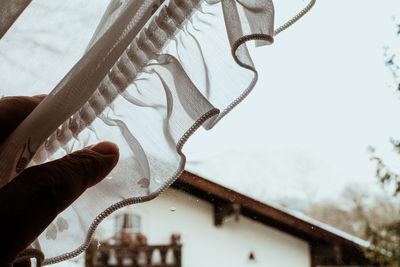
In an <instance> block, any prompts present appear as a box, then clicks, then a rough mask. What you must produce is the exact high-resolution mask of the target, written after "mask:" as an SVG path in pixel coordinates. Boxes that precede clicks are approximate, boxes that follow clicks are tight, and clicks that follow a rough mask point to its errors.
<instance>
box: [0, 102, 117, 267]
mask: <svg viewBox="0 0 400 267" xmlns="http://www.w3.org/2000/svg"><path fill="white" fill-rule="evenodd" d="M43 98H44V96H35V97H4V98H1V99H0V144H1V143H2V142H4V140H5V139H6V138H7V136H8V135H9V134H10V133H11V132H12V131H13V130H14V129H15V128H16V127H17V126H18V124H19V123H21V122H22V121H23V120H24V118H25V117H26V116H27V115H28V114H29V113H30V112H31V111H32V110H33V109H34V108H35V107H36V105H37V104H39V103H40V101H41V100H42V99H43ZM118 158H119V152H118V147H117V146H116V145H115V144H113V143H110V142H102V143H99V144H97V145H95V146H91V147H88V148H84V149H82V150H80V151H77V152H74V153H72V154H69V155H67V156H65V157H63V158H61V159H58V160H55V161H52V162H48V163H45V164H42V165H38V166H34V167H30V168H27V169H25V170H24V171H23V172H22V173H21V174H20V175H18V176H17V177H16V178H14V179H13V180H12V181H11V182H10V183H8V184H7V185H5V186H4V187H2V188H0V266H3V265H6V266H7V265H9V264H10V263H12V261H13V260H14V259H15V257H16V256H17V255H18V253H20V252H21V251H23V250H24V249H25V248H26V247H27V246H29V245H30V244H31V243H32V242H33V241H34V240H35V239H36V237H37V236H38V235H39V234H40V233H41V232H42V231H43V230H44V229H45V228H46V227H47V226H48V225H49V224H50V223H51V222H52V221H53V220H54V218H55V217H56V216H57V214H58V213H60V212H61V211H63V210H64V209H65V208H67V207H68V206H69V205H70V204H71V203H72V202H73V201H74V200H75V199H77V198H78V197H79V196H80V195H81V194H82V193H83V192H84V191H85V190H86V189H87V188H89V187H91V186H93V185H95V184H97V183H98V182H100V181H101V180H102V179H103V178H104V177H105V176H106V175H107V174H108V173H109V172H110V171H111V170H112V169H113V168H114V167H115V165H116V164H117V162H118ZM0 160H1V159H0ZM18 265H19V266H30V262H23V263H21V264H18ZM14 266H17V264H15V265H14Z"/></svg>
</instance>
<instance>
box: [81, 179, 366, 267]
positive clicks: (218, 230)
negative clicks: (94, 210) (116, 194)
mask: <svg viewBox="0 0 400 267" xmlns="http://www.w3.org/2000/svg"><path fill="white" fill-rule="evenodd" d="M129 214H131V215H128V214H127V213H126V211H125V213H119V214H118V215H117V216H116V218H117V220H116V225H114V227H116V231H115V232H117V234H116V235H113V236H112V237H111V238H108V239H107V242H103V243H98V245H97V246H95V244H96V243H97V241H96V243H93V245H92V246H91V247H90V248H89V250H88V253H87V255H86V265H87V266H104V265H105V266H107V265H108V266H174V267H175V266H177V267H180V266H185V267H186V266H190V267H197V266H198V267H204V266H219V267H221V266H273V267H291V266H296V267H302V266H304V267H306V266H307V267H309V266H367V265H369V262H368V260H367V259H366V258H365V257H364V253H363V251H364V250H365V249H367V248H368V246H369V243H368V242H366V241H364V240H362V239H359V238H357V237H354V236H351V235H349V234H347V233H344V232H342V231H339V230H337V229H335V228H333V227H330V226H328V225H325V224H323V223H320V222H318V221H315V220H313V219H311V218H308V217H307V216H304V215H303V214H301V213H296V212H294V211H290V210H286V209H284V208H281V207H278V206H276V205H274V204H271V203H269V204H268V203H262V202H259V201H257V200H255V199H252V198H249V197H247V196H245V195H242V194H240V193H238V192H235V191H233V190H230V189H228V188H225V187H223V186H221V185H218V184H215V183H213V182H211V181H209V180H206V179H204V178H202V177H199V176H197V175H194V174H192V173H189V172H184V173H183V174H182V175H181V177H180V178H179V179H178V180H177V181H176V182H175V183H174V184H173V185H172V187H170V188H169V189H168V190H167V191H166V192H164V193H163V194H162V195H161V196H159V197H158V198H156V199H154V200H152V201H150V202H146V203H141V204H137V205H134V206H132V207H130V211H129ZM108 232H110V231H108ZM160 244H161V245H160ZM99 247H100V248H99ZM100 251H102V252H101V253H100ZM110 251H111V252H110ZM96 253H97V254H96ZM100 254H102V255H100ZM111 254H112V255H111ZM101 259H103V261H102V260H101Z"/></svg>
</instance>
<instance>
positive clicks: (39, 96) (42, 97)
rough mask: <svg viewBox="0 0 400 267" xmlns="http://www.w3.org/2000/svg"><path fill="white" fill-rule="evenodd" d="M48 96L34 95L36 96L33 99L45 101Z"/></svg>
mask: <svg viewBox="0 0 400 267" xmlns="http://www.w3.org/2000/svg"><path fill="white" fill-rule="evenodd" d="M46 96H47V95H46V94H41V95H34V96H32V97H33V98H39V99H40V100H43V99H45V98H46Z"/></svg>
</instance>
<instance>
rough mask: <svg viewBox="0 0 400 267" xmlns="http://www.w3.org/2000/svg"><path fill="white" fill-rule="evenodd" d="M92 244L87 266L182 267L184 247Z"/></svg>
mask: <svg viewBox="0 0 400 267" xmlns="http://www.w3.org/2000/svg"><path fill="white" fill-rule="evenodd" d="M96 244H97V241H96V243H95V242H92V243H91V245H90V246H89V248H88V250H87V251H86V259H85V266H88V267H101V266H116V267H122V266H135V267H136V266H137V267H181V266H182V257H181V250H182V245H181V244H179V243H175V244H168V245H146V244H141V245H135V246H130V245H123V244H120V245H110V244H107V243H105V244H100V246H97V245H96Z"/></svg>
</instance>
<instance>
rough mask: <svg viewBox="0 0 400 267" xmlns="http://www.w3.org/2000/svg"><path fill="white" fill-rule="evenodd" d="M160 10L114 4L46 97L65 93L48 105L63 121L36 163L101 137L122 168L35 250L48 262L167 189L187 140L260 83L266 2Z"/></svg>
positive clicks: (188, 1)
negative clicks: (116, 150) (253, 51)
mask: <svg viewBox="0 0 400 267" xmlns="http://www.w3.org/2000/svg"><path fill="white" fill-rule="evenodd" d="M160 4H161V3H160V1H156V0H136V1H135V0H114V1H112V2H111V3H110V5H109V7H108V10H107V11H106V13H105V15H104V16H103V19H102V20H101V22H100V24H99V26H98V28H97V30H96V32H95V34H94V36H93V38H92V40H91V42H90V43H89V45H88V50H87V52H86V53H85V55H84V56H83V58H82V59H81V60H80V61H79V62H78V63H77V64H76V65H75V66H74V68H73V69H72V70H71V71H70V72H69V73H68V74H67V75H66V77H65V78H64V79H63V80H62V81H61V82H60V84H59V85H58V86H57V87H56V88H55V89H54V90H53V92H52V93H51V94H50V100H47V101H48V102H49V101H51V97H52V96H56V95H57V94H62V93H64V94H65V95H64V98H63V99H61V100H59V101H60V102H59V103H53V105H59V111H58V112H59V114H58V115H59V116H61V117H62V116H63V117H62V118H64V119H63V121H64V123H62V125H60V126H59V127H58V129H57V130H56V131H55V132H54V133H52V134H51V135H50V137H48V138H47V139H46V140H45V142H44V143H43V144H42V145H40V147H39V148H38V149H37V152H36V155H35V156H34V158H33V164H39V163H42V162H45V161H49V160H52V159H55V158H59V157H61V156H63V155H65V154H66V153H70V152H72V151H74V150H76V149H79V148H82V147H84V146H86V145H88V144H91V143H96V142H98V141H100V140H110V141H113V142H115V143H117V144H118V145H119V147H120V162H119V164H118V165H117V167H116V169H115V170H113V171H112V173H111V174H110V176H109V177H107V178H106V179H104V180H103V181H102V182H100V183H99V184H98V185H96V186H95V187H93V188H90V189H89V190H87V191H86V192H85V193H84V194H83V195H82V196H81V197H80V198H79V199H77V200H76V201H75V202H74V203H73V204H72V205H71V206H70V207H69V208H68V209H66V210H65V211H63V212H62V213H61V214H59V215H58V216H57V218H56V219H55V220H54V222H53V223H52V224H50V226H49V227H48V228H47V229H46V230H45V231H44V232H43V233H42V235H41V236H40V237H39V238H38V240H37V241H36V242H35V243H34V244H33V247H34V248H36V249H40V250H41V251H43V253H44V255H45V258H46V259H45V261H44V263H45V264H51V263H55V262H59V261H62V260H65V259H68V258H72V257H74V256H77V255H78V254H80V253H81V252H83V251H84V249H85V248H87V246H88V245H89V241H90V238H91V236H92V235H93V233H94V231H95V229H96V227H97V226H98V224H99V223H100V222H101V221H102V220H103V219H104V218H105V217H107V216H108V215H110V214H111V213H112V212H114V211H116V210H117V209H119V208H121V207H123V206H126V205H129V204H134V203H139V202H143V201H148V200H151V199H153V198H154V197H156V196H157V195H159V194H160V193H161V192H163V191H164V190H165V189H166V188H168V186H169V185H171V184H172V183H173V182H174V181H175V180H176V179H177V178H178V177H179V175H180V174H181V173H182V171H183V168H184V165H185V155H184V154H183V153H182V147H183V145H184V144H185V142H186V141H187V139H188V138H189V137H190V136H191V135H192V134H193V133H194V132H195V131H196V129H198V128H199V127H200V126H203V127H205V128H206V129H211V128H212V127H213V126H214V125H215V124H216V123H217V122H218V121H219V120H220V119H221V118H222V117H223V116H225V115H226V114H227V113H228V112H229V111H230V110H231V109H232V108H234V107H235V106H236V105H237V104H239V103H240V102H241V101H242V100H243V99H244V98H245V97H246V96H247V95H248V94H249V93H250V91H251V90H252V88H253V87H254V85H255V83H256V81H257V71H256V70H255V67H254V64H253V62H252V59H251V57H250V54H249V52H248V49H247V44H246V43H247V42H248V41H251V40H255V44H256V46H260V45H268V44H272V43H273V36H274V8H273V4H272V1H271V0H257V1H254V0H221V1H220V0H204V1H202V0H170V1H166V3H163V4H161V7H159V6H160ZM66 88H69V90H66ZM65 92H67V93H65ZM53 102H56V101H53ZM46 104H47V103H46V100H45V101H44V102H43V103H42V104H41V105H46ZM39 107H40V106H39ZM47 116H48V117H49V120H50V121H51V119H52V116H54V114H47ZM34 141H35V140H33V141H32V142H33V143H34ZM41 143H42V142H41ZM205 145H206V144H205ZM210 149H212V148H211V147H210ZM3 152H4V151H3ZM0 169H1V166H0ZM65 252H68V253H65Z"/></svg>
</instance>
